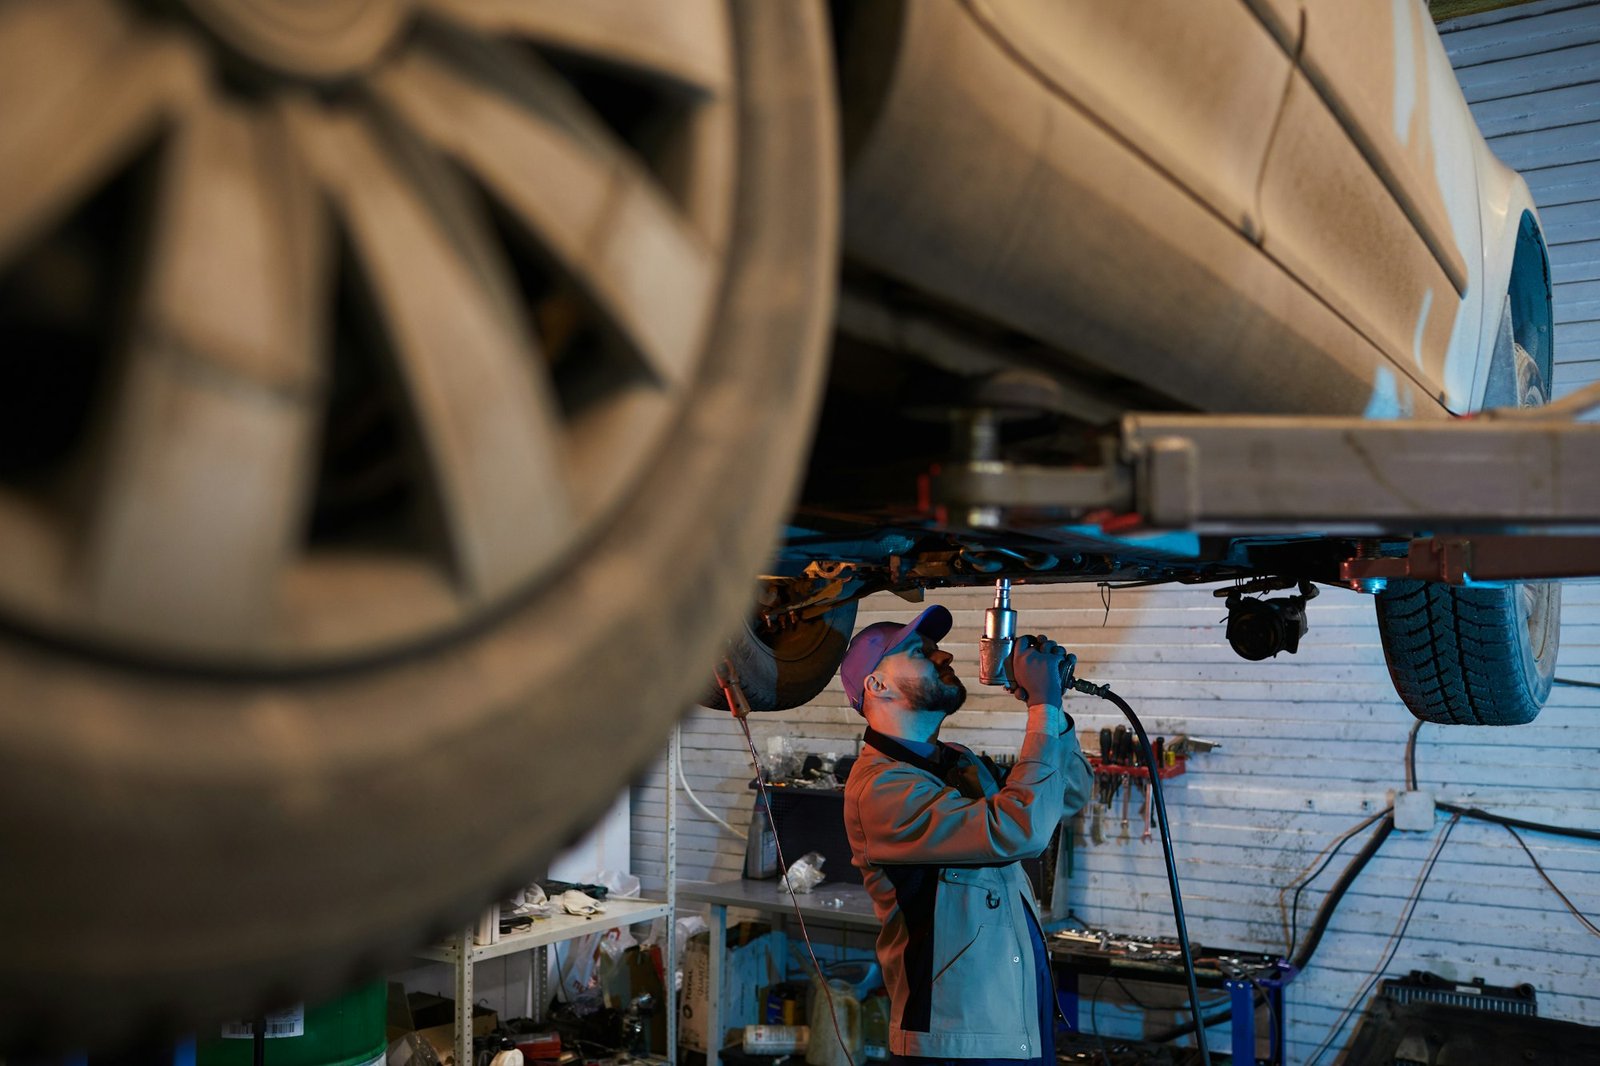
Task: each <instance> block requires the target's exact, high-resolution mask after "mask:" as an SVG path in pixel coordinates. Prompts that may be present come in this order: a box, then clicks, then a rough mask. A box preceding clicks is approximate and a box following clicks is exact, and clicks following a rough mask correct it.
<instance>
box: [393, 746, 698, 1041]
mask: <svg viewBox="0 0 1600 1066" xmlns="http://www.w3.org/2000/svg"><path fill="white" fill-rule="evenodd" d="M680 745H681V739H680V736H679V733H678V730H677V729H676V728H674V729H673V731H672V741H671V743H670V744H669V745H668V748H667V780H668V781H669V782H672V783H676V781H677V774H678V760H679V759H680V758H681V754H680ZM676 793H677V789H676V788H668V789H667V815H666V820H667V884H666V897H667V898H666V899H665V900H651V899H608V900H606V904H605V906H606V909H605V913H603V914H594V915H588V916H580V915H573V914H557V915H553V916H552V917H550V918H545V919H541V920H539V921H536V922H535V923H534V925H533V928H532V929H529V930H527V931H525V932H520V933H508V934H506V935H504V936H502V937H500V939H498V940H496V941H495V942H494V943H491V944H479V943H477V942H476V940H475V939H474V937H473V931H472V930H471V929H464V930H462V931H461V932H460V933H458V934H456V936H454V937H453V938H451V940H449V941H448V942H447V943H444V944H438V945H435V946H433V947H429V948H424V949H422V950H421V951H419V952H417V956H418V957H419V958H423V959H428V960H430V961H433V962H443V963H448V964H450V965H451V966H453V967H454V968H455V985H454V992H455V1001H456V1017H455V1058H456V1063H457V1066H472V1007H473V1001H474V999H475V996H474V992H473V981H472V968H473V965H474V964H475V963H478V962H482V961H483V960H484V959H497V958H502V957H504V956H506V955H515V954H518V953H520V952H530V953H531V955H530V957H529V960H528V961H529V970H530V977H529V987H530V989H531V990H532V998H533V1002H534V1009H535V1010H536V1011H537V1012H540V1013H542V1012H543V1010H544V1003H545V1000H546V999H547V998H548V993H547V990H546V988H545V972H546V969H547V965H548V962H547V958H546V949H548V948H549V947H550V946H551V945H552V944H559V943H561V942H563V941H566V940H574V939H576V938H578V937H580V936H587V935H588V934H590V933H601V932H604V931H606V930H607V929H617V928H620V927H621V926H625V925H635V924H637V923H639V922H648V921H652V920H653V919H656V918H665V919H666V920H667V945H666V957H667V960H668V962H667V966H668V967H669V969H670V967H671V965H672V962H671V960H673V959H674V958H676V957H677V939H678V934H677V921H676V914H675V911H676V908H675V907H674V905H673V903H672V901H673V900H674V899H675V898H676V896H677V891H678V819H677V813H678V812H677V796H676ZM495 910H496V913H497V915H498V911H499V904H498V903H497V904H495ZM672 983H673V982H672V975H671V974H670V973H669V974H668V975H667V980H666V985H667V989H668V991H667V1002H666V1003H664V1004H663V1005H662V1007H663V1009H665V1010H666V1012H667V1057H666V1060H665V1061H666V1063H667V1066H676V1063H677V1061H678V1011H677V1000H676V997H675V995H674V993H673V992H672Z"/></svg>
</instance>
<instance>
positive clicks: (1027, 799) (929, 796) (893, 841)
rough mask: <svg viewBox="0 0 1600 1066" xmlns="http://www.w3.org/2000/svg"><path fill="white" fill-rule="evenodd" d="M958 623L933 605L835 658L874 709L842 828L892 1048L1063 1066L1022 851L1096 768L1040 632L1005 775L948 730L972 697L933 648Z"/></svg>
mask: <svg viewBox="0 0 1600 1066" xmlns="http://www.w3.org/2000/svg"><path fill="white" fill-rule="evenodd" d="M950 626H951V617H950V612H949V611H947V610H945V608H943V607H940V606H938V605H935V606H932V607H929V608H928V609H927V610H925V611H923V612H922V613H921V614H919V615H918V616H917V617H916V618H915V619H914V620H912V621H911V622H910V623H909V624H907V625H896V624H894V623H890V622H878V623H875V624H873V625H870V626H867V627H866V628H865V629H863V630H862V631H861V632H860V633H858V634H856V636H855V638H854V639H853V640H852V641H851V642H850V647H849V650H848V651H846V653H845V657H844V663H843V665H842V666H841V667H840V670H839V676H840V680H841V681H842V682H843V684H844V689H845V694H846V695H847V696H848V698H849V700H850V704H851V706H853V707H854V708H855V709H856V711H857V712H858V713H860V714H861V715H862V717H864V718H865V719H866V720H867V730H866V734H865V736H864V738H863V741H864V742H863V744H862V748H861V755H860V757H859V758H858V759H857V760H856V762H855V765H854V766H853V767H852V768H851V770H850V776H849V778H848V780H847V781H846V784H845V800H844V803H845V806H844V810H845V830H846V832H847V834H848V835H849V838H850V849H851V852H852V853H853V855H854V862H855V865H856V866H857V867H858V868H860V870H861V873H862V880H863V882H864V883H865V885H866V888H867V891H868V892H869V893H870V894H871V896H872V901H873V906H874V909H875V910H876V911H877V914H878V919H879V920H880V921H881V922H882V923H883V929H882V931H881V932H880V933H879V935H878V944H877V952H878V961H879V963H880V965H881V966H882V968H883V974H884V982H885V983H886V984H887V985H888V988H889V995H890V1001H891V1003H892V1007H891V1013H890V1030H889V1049H890V1053H891V1056H892V1057H893V1058H894V1060H895V1061H897V1062H904V1063H927V1062H930V1061H933V1062H937V1061H945V1060H961V1061H963V1062H972V1061H983V1060H989V1059H994V1060H1006V1061H1007V1062H1010V1063H1015V1062H1017V1061H1018V1060H1023V1061H1031V1062H1037V1063H1041V1064H1049V1066H1054V1061H1055V1048H1054V1045H1055V1039H1054V1035H1055V1034H1054V1031H1053V1029H1054V1027H1053V1025H1052V1018H1053V1015H1054V1010H1055V993H1054V985H1053V982H1052V980H1051V977H1050V969H1049V965H1048V958H1047V955H1046V953H1045V945H1044V937H1043V934H1042V932H1041V929H1040V919H1039V910H1038V904H1037V902H1036V901H1035V900H1034V897H1033V889H1032V887H1031V886H1030V885H1029V883H1028V878H1027V875H1026V874H1025V873H1024V872H1023V869H1022V864H1021V860H1022V859H1027V858H1033V857H1035V856H1037V855H1039V854H1041V853H1042V852H1043V851H1044V849H1045V847H1046V846H1047V845H1048V844H1049V842H1050V838H1051V834H1052V833H1053V832H1054V831H1055V828H1056V825H1057V823H1059V822H1060V821H1061V819H1062V818H1063V817H1064V816H1066V815H1068V814H1072V813H1075V812H1076V811H1078V810H1079V809H1080V808H1082V807H1083V805H1084V803H1085V801H1086V800H1087V799H1088V797H1089V789H1090V782H1091V780H1092V779H1093V778H1092V774H1091V772H1090V770H1089V764H1088V763H1087V762H1086V761H1085V760H1084V758H1083V751H1082V749H1081V748H1080V747H1079V745H1078V738H1077V736H1076V735H1075V733H1074V732H1073V727H1072V718H1071V717H1070V716H1069V715H1068V714H1067V713H1066V711H1065V710H1064V709H1063V707H1062V688H1061V683H1062V671H1061V669H1060V668H1061V665H1062V659H1063V657H1064V652H1063V651H1062V649H1061V648H1060V647H1059V645H1057V644H1056V643H1055V642H1054V641H1052V640H1048V639H1045V638H1042V637H1032V638H1025V639H1022V640H1018V642H1017V645H1016V650H1015V652H1014V653H1013V656H1012V668H1013V671H1014V673H1013V676H1014V677H1015V678H1016V680H1017V683H1018V689H1017V693H1016V694H1017V696H1018V698H1019V699H1021V698H1023V697H1024V696H1025V697H1026V699H1025V702H1026V703H1027V705H1028V720H1027V730H1026V732H1025V733H1024V734H1023V738H1022V746H1021V750H1020V752H1019V753H1018V756H1017V761H1016V764H1015V765H1014V766H1013V767H1011V769H1010V771H1009V772H1008V773H1007V774H1005V775H1004V776H1003V777H1002V775H1001V774H1000V773H999V771H998V770H997V769H996V767H995V766H994V764H993V763H992V762H989V761H988V760H987V759H980V758H979V757H978V756H976V755H974V754H973V753H972V752H971V751H970V750H969V749H967V748H965V747H962V746H961V745H959V744H944V743H941V742H940V741H939V739H938V737H939V727H940V726H941V725H943V723H944V720H945V719H946V718H948V717H949V716H950V715H951V714H954V713H955V712H956V710H957V709H959V708H960V707H961V704H962V702H963V701H964V700H965V699H966V695H967V690H966V687H965V686H964V685H963V684H962V683H961V679H960V678H958V677H957V676H956V674H955V672H954V671H953V670H951V668H950V663H951V661H952V656H951V655H950V653H949V652H946V651H942V650H940V648H939V646H938V642H939V640H941V639H943V637H944V636H945V635H946V634H947V633H949V632H950Z"/></svg>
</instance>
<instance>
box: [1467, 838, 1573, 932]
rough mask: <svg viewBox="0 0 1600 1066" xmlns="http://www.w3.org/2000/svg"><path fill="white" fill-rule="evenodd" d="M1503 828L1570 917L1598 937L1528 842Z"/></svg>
mask: <svg viewBox="0 0 1600 1066" xmlns="http://www.w3.org/2000/svg"><path fill="white" fill-rule="evenodd" d="M1456 817H1457V818H1460V817H1462V816H1461V815H1459V814H1458V815H1456ZM1504 828H1505V831H1506V832H1508V833H1510V834H1511V836H1512V838H1513V839H1515V840H1516V842H1517V843H1518V844H1521V845H1522V850H1523V851H1525V852H1527V854H1528V861H1529V862H1531V863H1533V868H1534V869H1535V870H1538V871H1539V876H1540V877H1542V878H1544V883H1545V884H1547V885H1549V886H1550V891H1552V892H1554V893H1555V894H1556V895H1558V896H1560V897H1561V902H1562V903H1565V904H1566V905H1567V910H1569V911H1571V912H1572V916H1573V917H1574V918H1576V919H1578V921H1580V922H1582V923H1583V924H1584V926H1585V927H1586V928H1587V929H1588V930H1589V932H1591V933H1593V934H1594V935H1595V936H1600V926H1597V925H1595V924H1594V923H1593V922H1591V921H1590V920H1589V918H1588V916H1587V915H1585V914H1584V913H1583V912H1582V911H1580V910H1579V909H1578V907H1577V905H1576V904H1575V903H1573V902H1572V901H1571V900H1570V899H1568V898H1567V894H1566V893H1565V892H1563V891H1561V889H1560V888H1559V887H1558V886H1557V885H1556V883H1555V882H1554V881H1552V880H1551V879H1550V875H1549V874H1547V873H1545V870H1544V867H1543V866H1541V865H1539V860H1538V859H1536V858H1534V855H1533V849H1531V848H1529V847H1528V842H1527V841H1526V840H1523V839H1522V834H1521V833H1518V832H1517V831H1516V830H1515V829H1513V828H1511V827H1510V826H1509V825H1508V826H1505V827H1504Z"/></svg>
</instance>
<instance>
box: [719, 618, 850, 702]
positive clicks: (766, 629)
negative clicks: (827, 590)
mask: <svg viewBox="0 0 1600 1066" xmlns="http://www.w3.org/2000/svg"><path fill="white" fill-rule="evenodd" d="M855 623H856V602H855V601H854V600H851V601H850V602H848V603H843V604H840V605H839V606H837V607H835V608H833V609H832V610H830V611H828V612H827V613H825V614H822V615H820V616H818V617H816V618H805V619H794V620H790V619H782V620H779V621H775V622H771V623H767V622H763V621H761V620H759V619H751V620H748V621H746V622H745V626H744V630H743V632H741V633H739V634H737V635H736V636H735V637H734V638H733V639H732V640H731V641H729V642H728V649H727V656H726V657H727V658H728V660H729V661H731V662H732V663H733V666H734V669H735V670H736V671H737V672H738V677H739V684H740V686H741V687H742V688H743V689H744V695H745V699H746V700H748V701H749V703H750V709H751V710H752V711H787V710H789V709H790V708H792V707H801V706H804V705H805V704H807V703H810V702H811V701H812V700H813V699H815V698H816V697H817V696H818V695H820V694H821V692H822V690H823V689H825V688H827V687H828V682H829V681H832V680H833V675H834V674H835V673H837V672H838V670H839V664H840V663H841V662H843V661H844V653H845V649H846V648H847V647H848V646H849V644H850V636H851V634H852V633H853V632H854V630H855ZM706 706H707V707H711V708H714V709H716V710H719V711H723V710H727V709H728V701H727V698H726V697H725V696H724V695H723V694H722V692H721V690H720V689H716V690H713V691H712V692H710V693H709V694H708V695H707V696H706Z"/></svg>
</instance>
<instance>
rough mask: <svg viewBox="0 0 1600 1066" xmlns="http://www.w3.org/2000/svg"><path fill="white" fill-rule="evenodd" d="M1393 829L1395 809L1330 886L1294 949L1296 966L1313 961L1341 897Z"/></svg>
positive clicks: (1290, 961)
mask: <svg viewBox="0 0 1600 1066" xmlns="http://www.w3.org/2000/svg"><path fill="white" fill-rule="evenodd" d="M1392 832H1394V813H1393V812H1392V811H1391V812H1390V813H1389V814H1386V815H1384V817H1383V821H1381V822H1379V823H1378V828H1376V829H1374V830H1373V831H1372V835H1371V836H1370V837H1368V838H1367V842H1366V844H1364V845H1363V846H1362V848H1361V850H1360V851H1359V852H1357V853H1356V855H1355V857H1354V858H1353V859H1351V860H1350V864H1349V865H1348V866H1346V867H1345V868H1344V871H1343V872H1342V873H1340V874H1339V880H1337V881H1335V882H1334V884H1333V887H1332V888H1331V889H1329V890H1328V895H1327V897H1326V898H1324V899H1323V901H1322V906H1321V907H1318V908H1317V916H1316V918H1315V919H1313V920H1312V922H1311V928H1309V929H1307V930H1306V942H1305V943H1304V944H1302V945H1300V947H1299V949H1298V950H1297V951H1295V953H1294V958H1292V959H1290V960H1289V964H1290V965H1291V966H1293V967H1294V968H1295V969H1296V970H1303V969H1305V968H1306V965H1307V964H1308V963H1310V962H1311V955H1312V953H1313V952H1315V951H1316V950H1317V944H1318V943H1320V942H1321V940H1322V934H1323V933H1324V932H1325V931H1326V930H1327V928H1328V922H1329V921H1330V920H1331V919H1332V918H1333V912H1334V911H1335V910H1337V909H1338V907H1339V901H1340V900H1342V899H1343V898H1344V894H1345V893H1346V892H1348V891H1349V890H1350V886H1351V885H1352V884H1354V883H1355V880H1356V878H1357V877H1359V876H1360V875H1361V871H1362V870H1364V869H1366V866H1367V863H1369V862H1371V861H1372V856H1374V855H1376V854H1377V853H1378V849H1379V848H1380V847H1382V846H1383V842H1384V841H1385V840H1388V839H1389V834H1390V833H1392Z"/></svg>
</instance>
